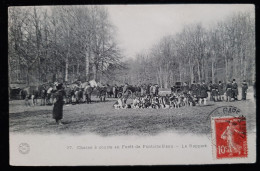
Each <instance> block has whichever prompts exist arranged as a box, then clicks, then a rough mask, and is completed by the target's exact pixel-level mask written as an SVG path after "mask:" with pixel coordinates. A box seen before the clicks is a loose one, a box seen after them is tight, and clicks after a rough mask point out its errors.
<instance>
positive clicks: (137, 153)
mask: <svg viewBox="0 0 260 171" xmlns="http://www.w3.org/2000/svg"><path fill="white" fill-rule="evenodd" d="M255 51H256V45H255V6H254V5H252V4H169V5H166V4H165V5H158V4H157V5H64V6H10V7H9V8H8V68H9V130H10V133H9V135H10V165H13V166H102V165H106V166H107V165H189V164H196V165H198V164H233V163H255V162H256V93H255V91H256V90H255V89H256V87H255V81H256V79H255V75H256V74H255V68H256V65H255V58H256V56H255Z"/></svg>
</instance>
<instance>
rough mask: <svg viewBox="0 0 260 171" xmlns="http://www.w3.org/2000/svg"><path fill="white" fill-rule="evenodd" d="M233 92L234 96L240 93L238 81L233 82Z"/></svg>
mask: <svg viewBox="0 0 260 171" xmlns="http://www.w3.org/2000/svg"><path fill="white" fill-rule="evenodd" d="M232 92H233V95H234V96H237V95H238V86H237V83H232Z"/></svg>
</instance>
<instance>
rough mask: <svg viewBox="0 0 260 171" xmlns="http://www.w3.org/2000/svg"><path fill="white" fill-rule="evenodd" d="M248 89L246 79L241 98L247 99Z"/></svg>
mask: <svg viewBox="0 0 260 171" xmlns="http://www.w3.org/2000/svg"><path fill="white" fill-rule="evenodd" d="M247 89H248V85H247V83H246V80H244V81H243V83H242V99H241V100H246V94H247Z"/></svg>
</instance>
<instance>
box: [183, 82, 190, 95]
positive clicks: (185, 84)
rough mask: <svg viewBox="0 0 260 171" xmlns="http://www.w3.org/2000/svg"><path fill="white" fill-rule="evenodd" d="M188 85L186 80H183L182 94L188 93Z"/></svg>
mask: <svg viewBox="0 0 260 171" xmlns="http://www.w3.org/2000/svg"><path fill="white" fill-rule="evenodd" d="M189 89H190V88H189V85H188V83H187V82H184V85H183V93H184V94H188V93H189Z"/></svg>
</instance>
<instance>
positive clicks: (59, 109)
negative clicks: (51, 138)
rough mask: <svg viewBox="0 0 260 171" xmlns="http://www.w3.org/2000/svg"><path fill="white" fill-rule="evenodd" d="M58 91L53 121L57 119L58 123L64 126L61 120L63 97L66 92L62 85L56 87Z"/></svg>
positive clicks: (55, 95)
mask: <svg viewBox="0 0 260 171" xmlns="http://www.w3.org/2000/svg"><path fill="white" fill-rule="evenodd" d="M56 88H57V91H56V92H55V94H54V97H55V99H56V100H55V101H56V102H55V103H54V107H53V112H52V116H53V119H55V121H56V123H57V124H59V125H62V123H61V119H62V118H63V103H64V102H63V96H64V95H65V92H64V90H63V87H62V84H61V83H60V84H58V85H57V86H56Z"/></svg>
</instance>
